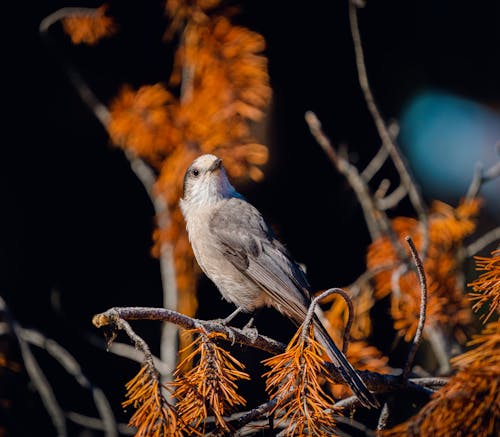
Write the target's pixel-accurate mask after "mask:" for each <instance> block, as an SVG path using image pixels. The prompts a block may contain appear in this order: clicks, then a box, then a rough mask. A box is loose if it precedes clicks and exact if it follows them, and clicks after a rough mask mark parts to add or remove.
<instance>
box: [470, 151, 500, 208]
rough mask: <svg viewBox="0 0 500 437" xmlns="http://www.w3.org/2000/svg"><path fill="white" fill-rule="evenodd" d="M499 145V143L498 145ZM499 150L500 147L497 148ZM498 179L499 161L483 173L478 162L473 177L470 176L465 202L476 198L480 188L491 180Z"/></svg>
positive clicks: (499, 172) (481, 166)
mask: <svg viewBox="0 0 500 437" xmlns="http://www.w3.org/2000/svg"><path fill="white" fill-rule="evenodd" d="M499 144H500V143H499ZM498 148H499V150H500V146H498ZM497 177H500V161H498V162H497V163H496V164H494V165H492V166H491V167H490V168H489V169H488V170H486V171H484V168H483V164H481V163H480V162H478V163H477V164H476V168H475V169H474V175H473V176H472V181H471V183H470V186H469V189H468V190H467V194H466V196H465V199H466V200H471V199H474V198H475V197H477V195H478V194H479V191H480V190H481V187H482V186H483V185H484V184H485V183H486V182H489V181H491V180H493V179H496V178H497Z"/></svg>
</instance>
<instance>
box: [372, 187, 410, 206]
mask: <svg viewBox="0 0 500 437" xmlns="http://www.w3.org/2000/svg"><path fill="white" fill-rule="evenodd" d="M407 194H408V191H407V190H406V187H405V186H404V185H402V184H401V185H399V186H398V188H396V189H395V190H394V191H393V192H392V193H391V194H388V195H387V196H385V197H383V198H381V199H377V208H378V209H380V210H381V211H386V210H388V209H392V208H395V207H396V206H397V205H398V204H399V202H400V201H401V200H402V199H403V198H404V197H405V196H406V195H407Z"/></svg>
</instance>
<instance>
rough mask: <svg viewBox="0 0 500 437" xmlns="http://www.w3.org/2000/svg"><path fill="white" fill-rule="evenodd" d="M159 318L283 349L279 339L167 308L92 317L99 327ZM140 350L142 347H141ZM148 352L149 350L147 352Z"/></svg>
mask: <svg viewBox="0 0 500 437" xmlns="http://www.w3.org/2000/svg"><path fill="white" fill-rule="evenodd" d="M121 319H123V320H159V321H164V322H171V323H175V324H176V325H178V326H181V327H183V328H186V329H193V328H197V327H199V326H203V328H204V329H205V330H206V331H207V332H208V333H210V332H221V333H224V334H226V336H227V337H228V338H229V339H231V340H232V341H233V342H236V343H239V344H243V345H247V346H252V347H255V348H257V349H261V350H264V351H266V352H269V353H273V354H276V353H281V352H283V351H284V350H285V345H284V344H283V343H280V342H279V341H276V340H273V339H271V338H269V337H265V336H263V335H257V336H254V335H253V334H248V333H247V332H245V330H242V329H238V328H234V327H231V326H226V325H224V324H222V323H220V322H219V321H211V320H208V321H207V320H199V319H194V318H191V317H188V316H185V315H184V314H181V313H178V312H176V311H173V310H169V309H167V308H144V307H126V308H118V307H115V308H111V309H109V310H107V311H106V312H104V313H101V314H97V315H96V316H94V318H93V323H94V325H95V326H96V327H98V328H101V327H103V326H107V325H114V324H115V323H116V322H115V321H116V320H121ZM141 350H142V349H141ZM149 353H150V352H149Z"/></svg>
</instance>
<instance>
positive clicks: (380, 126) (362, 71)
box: [348, 0, 429, 257]
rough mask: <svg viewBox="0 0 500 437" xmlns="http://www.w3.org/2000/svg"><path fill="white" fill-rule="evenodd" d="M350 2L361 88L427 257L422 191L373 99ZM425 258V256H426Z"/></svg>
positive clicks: (355, 8)
mask: <svg viewBox="0 0 500 437" xmlns="http://www.w3.org/2000/svg"><path fill="white" fill-rule="evenodd" d="M348 1H349V22H350V25H351V35H352V40H353V44H354V52H355V57H356V68H357V71H358V80H359V85H360V88H361V90H362V92H363V95H364V98H365V101H366V106H367V107H368V111H369V112H370V114H371V116H372V118H373V121H374V123H375V126H376V128H377V131H378V134H379V136H380V139H381V140H382V145H383V146H384V147H385V148H386V149H387V151H388V153H389V155H390V156H391V159H392V161H393V163H394V166H395V167H396V170H397V171H398V173H399V176H400V178H401V183H402V184H403V185H404V186H405V188H406V190H407V192H408V196H409V198H410V201H411V203H412V205H413V207H414V208H415V211H416V212H417V215H418V218H419V221H420V222H421V223H422V225H423V237H424V238H423V249H422V252H423V255H426V252H427V247H428V244H429V242H428V240H429V235H428V229H427V221H428V220H427V211H426V209H427V208H426V207H425V205H424V202H423V200H422V195H421V193H420V189H419V187H418V186H417V184H416V183H415V181H414V180H413V177H412V176H411V174H410V171H409V169H408V166H407V164H406V162H405V160H404V158H403V155H402V154H401V152H400V151H399V149H398V147H397V146H396V144H395V142H394V141H393V138H392V136H391V134H390V132H389V129H388V128H387V126H386V124H385V122H384V119H383V118H382V115H381V114H380V111H379V109H378V107H377V104H376V103H375V98H374V97H373V93H372V91H371V88H370V83H369V82H368V74H367V72H366V65H365V59H364V53H363V45H362V43H361V35H360V32H359V25H358V15H357V7H356V2H354V1H353V0H348ZM424 257H425V256H424Z"/></svg>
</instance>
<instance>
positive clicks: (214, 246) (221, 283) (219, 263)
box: [187, 214, 266, 311]
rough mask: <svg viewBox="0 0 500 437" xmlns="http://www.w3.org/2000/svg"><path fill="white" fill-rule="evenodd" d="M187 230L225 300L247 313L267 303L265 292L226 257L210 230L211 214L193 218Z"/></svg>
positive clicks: (210, 277)
mask: <svg viewBox="0 0 500 437" xmlns="http://www.w3.org/2000/svg"><path fill="white" fill-rule="evenodd" d="M193 219H194V220H193ZM187 230H188V234H189V239H190V241H191V246H192V248H193V252H194V255H195V258H196V261H197V262H198V265H199V266H200V268H201V270H202V271H203V272H204V273H205V274H206V275H207V276H208V278H209V279H210V280H211V281H212V282H213V283H214V284H215V285H216V286H217V288H218V289H219V291H220V293H221V294H222V296H223V297H224V299H226V300H227V301H229V302H232V303H233V304H235V305H236V306H239V307H241V308H243V309H244V310H246V311H253V310H254V309H255V308H258V307H261V306H264V305H265V304H266V294H265V293H264V292H263V291H262V289H261V288H260V287H259V286H258V285H256V284H255V283H254V282H253V281H251V280H250V279H248V277H247V276H246V275H245V274H244V273H243V272H241V271H240V270H239V269H238V268H237V267H235V266H234V264H233V263H231V262H230V261H229V260H228V259H227V258H226V257H225V256H224V254H223V250H222V246H221V243H220V242H219V241H218V240H217V238H216V236H214V235H213V233H212V232H211V231H210V228H209V215H207V214H202V215H199V216H197V217H190V220H189V221H188V223H187Z"/></svg>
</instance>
